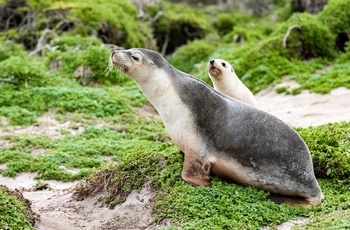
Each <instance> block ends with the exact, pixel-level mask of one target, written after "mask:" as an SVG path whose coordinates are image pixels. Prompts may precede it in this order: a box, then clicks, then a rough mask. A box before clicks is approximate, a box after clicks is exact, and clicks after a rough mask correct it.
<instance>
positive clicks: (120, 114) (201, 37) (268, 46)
mask: <svg viewBox="0 0 350 230" xmlns="http://www.w3.org/2000/svg"><path fill="white" fill-rule="evenodd" d="M0 2H1V3H3V2H5V1H0ZM347 3H348V2H347V1H346V0H332V1H329V4H328V5H327V6H326V7H325V10H324V11H323V12H321V13H320V14H319V15H309V14H306V13H303V14H300V13H297V14H293V15H291V14H290V12H289V11H288V9H283V11H285V15H283V18H284V19H286V20H284V19H283V20H282V19H281V18H279V19H277V20H276V21H271V20H269V19H268V18H267V17H265V18H253V17H251V16H248V15H244V16H243V15H241V14H235V13H232V12H231V13H230V12H220V13H219V15H217V17H216V16H215V17H208V15H212V14H213V13H212V12H211V11H210V10H209V11H207V10H205V9H203V8H202V7H198V8H189V7H188V6H186V7H187V8H186V9H185V10H184V8H183V7H184V6H183V5H173V4H170V3H164V5H161V6H162V7H163V8H162V7H159V6H157V5H149V6H148V8H147V9H145V12H146V15H145V16H144V17H138V11H137V7H136V6H134V5H132V4H131V3H130V2H129V1H124V0H123V1H108V2H107V1H105V2H101V1H99V2H96V1H90V0H86V1H83V2H81V1H75V0H69V1H68V0H67V1H55V2H52V1H47V0H41V1H29V5H28V6H25V7H23V8H21V9H22V10H23V12H24V13H28V12H29V11H28V10H29V9H33V10H36V11H35V12H36V13H37V15H38V18H35V20H33V22H35V23H34V24H35V25H34V24H33V26H34V28H36V30H33V32H35V33H33V34H29V35H28V34H26V32H28V30H22V31H19V30H16V28H8V30H6V31H1V32H0V44H1V46H0V79H1V82H0V90H1V92H2V93H1V94H0V116H1V117H2V118H3V117H5V118H6V119H2V120H1V124H0V128H1V129H2V130H3V131H5V132H6V131H7V129H10V128H13V127H10V126H23V127H25V126H29V125H39V124H40V122H39V121H38V119H37V118H38V117H40V116H42V115H43V114H45V113H46V112H52V113H55V118H56V120H57V121H59V122H61V123H64V122H67V121H69V122H71V125H70V127H69V128H67V129H61V130H60V134H61V135H62V137H60V138H53V137H45V136H40V135H26V134H21V135H12V134H8V135H2V136H1V137H0V142H1V143H8V144H7V145H6V146H0V165H2V166H4V167H2V169H1V170H0V173H1V174H2V175H3V176H9V177H14V176H16V175H18V173H21V172H33V173H36V174H37V176H36V179H38V180H43V184H41V183H38V184H37V187H41V186H43V187H45V180H48V179H56V180H61V181H74V180H82V179H84V180H82V182H81V184H80V185H79V186H78V187H77V188H76V190H75V196H76V198H77V199H84V198H86V197H87V196H89V195H91V194H92V193H91V191H93V192H104V193H105V194H104V195H103V196H101V199H100V201H101V202H103V203H104V204H105V205H107V206H110V207H113V206H115V205H116V204H118V203H121V202H123V201H124V200H125V199H126V197H127V195H128V194H129V193H130V192H131V191H132V190H140V189H141V188H142V186H143V185H144V184H145V183H146V184H149V185H150V186H151V187H152V188H153V191H154V192H155V199H154V202H153V214H154V215H155V220H154V221H162V220H164V219H170V220H171V223H172V226H174V228H176V227H179V228H183V229H201V228H208V229H235V228H241V229H260V228H261V227H263V226H269V227H272V228H274V227H276V225H277V224H279V223H281V222H283V221H287V220H290V219H296V218H298V217H310V218H311V221H310V223H309V224H306V225H305V228H306V227H310V228H311V229H312V228H314V229H318V228H321V229H322V228H323V229H327V228H332V227H334V228H336V227H338V228H341V227H343V226H345V227H348V226H349V223H348V222H347V221H346V220H344V217H346V216H347V215H348V214H349V213H348V210H349V208H350V206H349V203H350V192H349V191H350V187H349V178H350V171H349V168H350V161H349V159H350V156H349V155H350V152H349V149H350V136H349V135H350V133H349V130H350V123H349V122H341V123H334V124H325V125H322V126H318V127H309V128H297V131H298V132H299V134H300V135H301V136H302V137H303V138H304V140H305V141H306V143H307V145H308V146H309V148H310V151H311V154H312V158H313V162H314V165H315V172H316V175H317V177H318V180H319V183H320V185H321V187H322V189H323V192H324V196H325V200H324V201H323V202H322V204H321V205H320V206H319V207H313V208H310V209H308V208H301V207H291V206H288V205H276V204H274V203H272V202H271V201H269V200H267V199H266V197H267V196H268V195H269V194H268V193H267V192H264V191H261V190H258V189H255V188H252V187H244V186H241V185H237V184H234V183H231V182H228V181H225V180H223V179H220V178H217V177H216V176H212V177H211V179H212V182H213V186H212V187H211V188H201V187H200V188H196V187H192V186H190V185H188V184H186V183H184V182H183V181H182V180H181V177H180V175H181V170H182V166H183V154H182V153H180V151H179V149H178V148H177V147H176V146H175V145H174V144H173V143H172V142H171V140H170V139H169V136H168V134H167V133H166V131H165V128H164V125H163V123H162V121H161V120H160V119H159V118H158V117H157V116H156V115H154V114H153V115H146V116H145V115H143V113H142V110H143V109H144V108H145V107H147V106H149V103H148V101H147V99H146V98H145V96H144V95H143V94H142V92H141V91H140V90H139V88H138V87H137V85H135V83H134V82H133V81H132V80H131V79H130V78H129V77H126V76H125V75H124V74H122V73H120V72H118V71H116V70H115V69H112V70H111V72H110V73H109V74H108V75H107V76H106V74H107V72H106V67H107V65H108V59H109V54H110V46H109V45H107V44H104V43H114V44H115V45H120V46H124V47H125V48H131V47H135V46H140V47H145V48H155V49H158V50H159V51H160V52H163V53H167V54H169V55H167V56H166V57H167V58H168V60H169V61H170V62H171V63H172V64H173V65H174V66H175V67H176V68H178V69H180V70H183V71H185V72H189V73H191V74H193V75H194V76H197V77H199V78H201V79H203V80H205V81H206V82H207V83H209V84H210V83H211V82H210V79H209V77H208V76H207V71H206V65H207V62H208V60H210V59H212V58H222V59H225V60H227V61H229V62H230V63H231V64H232V66H233V68H234V69H235V71H236V73H237V75H238V76H239V77H241V79H242V81H243V82H244V83H245V84H246V85H247V86H248V87H249V88H250V89H251V90H252V91H253V92H258V91H260V90H261V89H263V88H265V87H267V86H268V85H270V84H275V83H278V82H280V81H281V79H282V77H283V76H285V75H290V76H291V77H290V79H293V80H296V81H297V82H298V83H299V84H300V87H299V88H296V89H293V90H292V91H291V92H289V89H288V88H285V89H279V90H280V91H281V92H287V93H291V94H297V93H300V92H301V91H302V90H303V89H306V90H309V91H312V92H317V93H329V92H330V90H332V89H334V88H337V87H340V86H345V87H347V88H350V85H349V84H350V80H349V76H350V68H349V66H350V65H349V57H350V55H349V54H350V48H349V47H350V45H349V43H347V45H345V46H344V50H342V51H340V50H337V48H336V46H335V44H336V40H337V36H338V34H339V33H348V30H347V29H346V28H348V27H346V25H347V22H348V20H349V16H348V12H349V11H346V10H347V9H348V8H347V6H348V4H347ZM339 6H341V7H339ZM172 10H173V11H172ZM287 11H288V12H287ZM47 12H65V14H57V15H59V16H57V17H47V16H48V15H47ZM164 12H165V14H164ZM208 12H209V14H208ZM210 12H211V14H210ZM213 12H214V11H213ZM147 13H148V15H147ZM162 13H163V14H162ZM215 15H216V14H215ZM289 16H290V17H289ZM340 16H341V17H340ZM28 17H31V15H28ZM60 17H61V18H60ZM335 17H339V18H341V20H338V19H337V18H335ZM63 19H66V20H67V21H68V22H69V23H68V24H67V26H66V27H65V30H62V29H59V28H55V26H56V25H57V23H58V22H59V21H60V20H63ZM339 21H341V22H344V23H340V22H339ZM54 22H56V23H54ZM51 23H52V24H51ZM296 24H297V25H298V26H300V28H299V29H298V28H295V29H293V30H291V31H290V34H289V36H288V37H287V38H286V39H285V36H286V33H287V31H288V29H289V28H290V27H291V26H293V25H296ZM46 25H49V27H48V28H49V29H52V31H53V32H54V33H55V34H56V35H57V37H56V36H54V35H52V34H51V35H50V36H49V37H48V38H47V41H46V45H48V47H49V48H47V49H44V50H43V51H40V52H37V53H36V54H30V51H32V50H29V51H26V49H29V48H30V47H31V48H32V49H34V48H35V45H36V42H35V44H32V46H29V45H28V44H27V43H26V41H28V40H31V39H32V40H31V41H37V39H38V38H39V37H40V36H41V35H42V34H43V31H44V29H45V28H46V27H45V26H46ZM62 28H63V27H62ZM184 29H187V32H191V33H192V32H194V36H193V37H191V39H189V40H193V39H198V40H194V41H192V42H189V40H186V39H184V40H181V42H179V43H174V44H171V45H169V46H168V49H167V48H164V49H162V47H163V45H164V46H165V39H166V36H172V35H173V33H175V32H180V33H181V34H182V35H186V33H185V32H186V31H185V30H184ZM189 29H190V30H189ZM192 29H193V31H192ZM157 31H158V32H159V33H157ZM77 34H79V35H77ZM235 35H237V36H236V38H237V39H238V40H234V39H233V37H234V36H235ZM103 37H105V39H103ZM108 37H113V39H115V40H108V41H107V40H106V39H107V38H108ZM185 37H186V36H185ZM28 38H30V39H28ZM35 39H36V40H35ZM239 39H241V40H239ZM284 40H286V44H285V45H283V41H284ZM16 41H17V42H18V43H16ZM155 41H157V44H156V45H155ZM184 44H186V45H184ZM180 45H181V48H179V49H177V50H176V48H177V47H179V46H180ZM157 47H158V48H157ZM114 48H115V46H114ZM172 49H173V50H174V51H175V50H176V51H175V52H174V53H172V52H170V51H169V50H172ZM325 67H327V68H326V69H325V70H324V71H322V72H318V71H317V70H320V69H323V68H325ZM328 67H329V68H328ZM78 70H82V71H83V73H77V72H79V71H78ZM84 71H85V72H84ZM4 79H5V80H4ZM6 79H11V81H10V82H8V81H6ZM3 120H5V121H6V122H8V123H6V122H3ZM99 122H100V123H99ZM101 123H102V125H101ZM81 129H82V130H83V131H82V132H80V133H78V134H74V133H75V132H74V131H76V130H81ZM37 150H43V151H42V153H41V154H39V155H35V154H33V153H34V152H35V151H37ZM106 178H109V180H106ZM101 181H106V184H103V183H101ZM105 187H107V188H108V189H107V190H104V188H105ZM34 189H36V188H34ZM4 191H5V192H4ZM7 191H8V190H6V189H4V188H1V189H0V196H1V197H3V198H1V199H0V200H4V201H6V202H8V204H9V203H11V204H14V205H15V206H16V211H14V210H13V209H12V206H6V207H7V208H6V209H1V211H0V213H1V212H4V213H5V214H2V213H1V214H2V215H0V224H2V222H1V221H3V219H1V218H2V217H4V218H9V217H10V216H9V215H8V213H14V214H16V216H17V214H19V212H18V210H22V208H23V206H24V205H23V204H22V203H16V201H13V198H12V197H9V195H8V194H9V193H8V192H7ZM4 194H5V195H4ZM10 201H11V202H10ZM17 205H18V207H22V208H17ZM2 207H4V206H2ZM6 213H7V214H6ZM333 213H334V215H333ZM20 215H21V214H20ZM16 216H14V218H16V220H14V219H11V220H9V219H6V221H10V223H11V224H14V225H13V226H15V227H13V228H14V229H16V228H17V227H18V226H20V227H18V229H20V228H24V229H25V228H28V229H30V228H31V227H30V226H29V225H28V223H30V221H29V222H28V221H27V220H25V218H24V219H23V218H22V217H18V218H17V217H16ZM17 220H20V221H19V222H17ZM331 220H333V222H331ZM27 226H28V227H27ZM0 228H2V226H1V225H0Z"/></svg>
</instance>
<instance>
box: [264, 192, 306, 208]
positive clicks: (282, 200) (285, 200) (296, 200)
mask: <svg viewBox="0 0 350 230" xmlns="http://www.w3.org/2000/svg"><path fill="white" fill-rule="evenodd" d="M267 199H269V200H271V201H272V202H274V203H275V204H289V205H292V206H304V207H311V206H312V204H310V202H308V201H307V200H306V199H305V198H303V197H295V196H285V195H280V194H273V193H271V194H270V195H269V196H267Z"/></svg>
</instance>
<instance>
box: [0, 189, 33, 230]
mask: <svg viewBox="0 0 350 230" xmlns="http://www.w3.org/2000/svg"><path fill="white" fill-rule="evenodd" d="M0 206H1V209H0V228H1V229H33V230H34V224H35V221H37V219H38V217H37V215H35V214H34V213H33V212H32V211H31V209H30V203H29V201H27V200H25V199H24V198H23V196H22V194H21V192H20V191H18V190H16V191H11V190H10V189H9V188H7V187H6V186H2V185H0Z"/></svg>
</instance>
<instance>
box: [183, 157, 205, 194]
mask: <svg viewBox="0 0 350 230" xmlns="http://www.w3.org/2000/svg"><path fill="white" fill-rule="evenodd" d="M210 168H211V163H210V162H209V161H206V160H205V159H202V158H200V157H198V156H197V155H195V154H193V153H192V154H191V153H187V154H186V153H185V161H184V167H183V169H182V173H181V178H182V179H183V180H184V181H185V182H187V183H189V184H191V185H193V186H204V187H209V186H211V183H210V178H209V174H210Z"/></svg>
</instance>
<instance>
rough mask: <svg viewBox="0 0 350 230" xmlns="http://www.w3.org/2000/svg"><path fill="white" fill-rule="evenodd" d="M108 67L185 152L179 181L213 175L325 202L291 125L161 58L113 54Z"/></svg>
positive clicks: (204, 182) (202, 180) (199, 182)
mask: <svg viewBox="0 0 350 230" xmlns="http://www.w3.org/2000/svg"><path fill="white" fill-rule="evenodd" d="M110 64H113V65H115V66H116V67H117V68H118V69H119V70H121V71H123V72H124V73H125V74H127V75H129V76H130V77H132V78H133V79H134V80H135V82H136V83H137V84H138V86H139V87H140V89H141V90H142V92H143V93H144V95H145V96H146V97H147V98H148V100H149V101H150V102H151V103H152V105H153V106H154V107H155V109H156V110H157V111H158V113H159V115H160V117H161V119H162V120H163V122H164V125H165V128H166V130H167V132H168V134H169V136H170V138H171V139H172V140H173V142H174V143H175V144H176V145H177V146H178V147H179V148H180V150H181V151H182V152H183V153H184V158H185V160H184V166H183V170H182V173H181V177H182V179H183V180H185V181H186V182H188V183H190V184H192V185H196V186H210V179H209V174H210V173H211V172H212V173H214V174H215V175H217V176H219V177H223V178H227V179H230V180H232V181H235V182H237V183H240V184H243V185H249V186H255V187H257V188H260V189H264V190H266V191H269V192H271V193H275V194H283V195H289V196H300V197H303V198H305V200H304V201H303V205H318V204H320V202H321V200H322V198H323V196H322V192H321V189H320V187H319V185H318V183H317V180H316V178H315V174H314V170H313V165H312V160H311V155H310V152H309V149H308V148H307V146H306V144H305V142H304V141H303V140H302V139H301V137H300V136H299V135H298V134H297V132H295V130H294V129H292V128H291V127H290V126H289V125H287V124H285V123H284V122H282V121H281V120H279V119H278V118H276V117H274V116H272V115H270V114H268V113H266V112H264V111H261V110H259V109H257V108H255V107H253V106H250V105H248V104H246V103H242V102H240V101H238V100H236V99H233V98H230V97H228V96H225V95H223V94H221V93H220V92H217V91H216V90H214V89H213V88H211V87H210V86H209V85H207V84H206V83H204V82H203V81H201V80H199V79H198V78H195V77H193V76H191V75H189V74H186V73H183V72H181V71H179V70H177V69H175V68H174V67H173V66H172V65H171V64H170V63H169V62H168V61H166V59H165V58H163V57H162V56H161V55H160V54H158V53H157V52H154V51H151V50H147V49H140V48H133V49H129V50H114V51H112V52H111V55H110Z"/></svg>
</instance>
